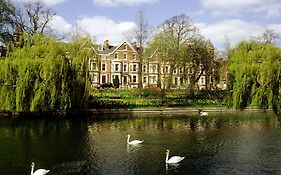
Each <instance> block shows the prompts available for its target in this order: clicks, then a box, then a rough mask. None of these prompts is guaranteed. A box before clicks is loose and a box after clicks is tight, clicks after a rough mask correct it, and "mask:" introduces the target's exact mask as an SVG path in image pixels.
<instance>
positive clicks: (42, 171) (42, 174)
mask: <svg viewBox="0 0 281 175" xmlns="http://www.w3.org/2000/svg"><path fill="white" fill-rule="evenodd" d="M34 166H35V163H34V162H32V163H31V173H30V175H45V174H47V173H48V172H49V171H50V170H46V169H38V170H36V171H35V172H34Z"/></svg>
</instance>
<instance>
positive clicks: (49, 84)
mask: <svg viewBox="0 0 281 175" xmlns="http://www.w3.org/2000/svg"><path fill="white" fill-rule="evenodd" d="M21 42H22V43H21V47H18V48H16V47H14V48H10V49H9V50H10V51H9V52H8V54H7V56H6V57H5V58H3V59H1V60H0V110H5V111H18V112H26V111H53V110H68V109H75V110H76V109H85V108H87V103H88V97H89V91H90V82H89V79H88V59H89V58H90V57H91V56H92V54H93V52H92V51H91V49H90V48H91V41H90V40H89V39H86V38H81V39H77V41H75V42H71V43H63V42H58V41H56V40H54V39H53V38H50V37H46V36H42V35H34V36H28V35H25V36H23V39H22V40H21Z"/></svg>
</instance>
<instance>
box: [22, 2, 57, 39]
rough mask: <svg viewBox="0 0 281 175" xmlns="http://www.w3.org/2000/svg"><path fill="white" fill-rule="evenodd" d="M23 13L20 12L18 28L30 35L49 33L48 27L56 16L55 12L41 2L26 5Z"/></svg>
mask: <svg viewBox="0 0 281 175" xmlns="http://www.w3.org/2000/svg"><path fill="white" fill-rule="evenodd" d="M21 11H22V13H21V12H18V23H19V25H18V26H19V27H22V30H23V31H25V32H26V33H28V34H30V35H34V34H36V33H41V34H43V33H45V32H47V31H46V29H47V25H48V23H50V21H51V20H52V19H53V17H54V16H55V12H53V10H52V9H51V8H48V7H46V6H45V5H44V4H43V2H42V1H40V0H37V1H36V2H31V1H29V2H27V3H25V4H24V8H23V10H21Z"/></svg>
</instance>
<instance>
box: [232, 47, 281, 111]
mask: <svg viewBox="0 0 281 175" xmlns="http://www.w3.org/2000/svg"><path fill="white" fill-rule="evenodd" d="M280 61H281V50H280V48H278V47H276V46H274V45H272V44H264V43H259V42H242V43H240V44H239V45H238V46H237V48H236V49H234V50H232V51H231V52H230V54H229V64H228V70H229V77H233V78H232V79H229V84H230V89H231V90H233V94H232V96H231V97H230V99H231V101H232V102H233V106H234V107H235V108H239V109H243V108H245V107H247V106H255V107H259V108H264V109H266V108H269V107H274V106H277V108H276V110H275V112H276V113H278V112H280V101H281V98H280V83H281V82H280V70H281V64H280Z"/></svg>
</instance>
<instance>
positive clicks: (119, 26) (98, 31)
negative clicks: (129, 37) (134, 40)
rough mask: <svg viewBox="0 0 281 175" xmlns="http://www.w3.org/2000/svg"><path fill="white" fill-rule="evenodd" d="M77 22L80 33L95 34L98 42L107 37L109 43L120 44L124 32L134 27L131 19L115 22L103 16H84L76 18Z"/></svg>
mask: <svg viewBox="0 0 281 175" xmlns="http://www.w3.org/2000/svg"><path fill="white" fill-rule="evenodd" d="M77 24H78V29H79V30H80V31H81V32H82V33H86V34H89V35H90V36H95V39H96V41H97V42H98V43H103V41H104V40H105V39H108V40H110V43H111V44H120V42H122V41H123V40H124V33H126V32H128V31H130V30H131V29H132V28H133V27H135V23H134V22H132V21H121V22H115V21H113V20H111V19H109V18H107V17H104V16H94V17H85V18H83V19H80V20H78V21H77ZM82 30H83V31H82Z"/></svg>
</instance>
